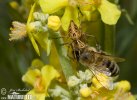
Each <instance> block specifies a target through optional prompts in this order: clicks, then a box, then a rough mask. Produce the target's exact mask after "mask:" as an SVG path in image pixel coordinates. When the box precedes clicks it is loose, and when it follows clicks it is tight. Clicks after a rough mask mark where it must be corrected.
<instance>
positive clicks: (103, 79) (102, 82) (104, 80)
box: [92, 73, 113, 90]
mask: <svg viewBox="0 0 137 100" xmlns="http://www.w3.org/2000/svg"><path fill="white" fill-rule="evenodd" d="M92 83H93V85H94V86H95V87H96V88H97V89H100V88H106V89H108V90H112V89H113V81H112V78H111V77H108V76H107V75H105V74H103V73H98V74H96V76H94V77H93V78H92Z"/></svg>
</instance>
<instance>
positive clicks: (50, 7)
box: [39, 0, 80, 31]
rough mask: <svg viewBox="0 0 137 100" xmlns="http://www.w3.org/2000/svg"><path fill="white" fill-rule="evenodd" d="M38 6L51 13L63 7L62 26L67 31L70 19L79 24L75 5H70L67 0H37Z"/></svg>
mask: <svg viewBox="0 0 137 100" xmlns="http://www.w3.org/2000/svg"><path fill="white" fill-rule="evenodd" d="M39 4H40V7H41V9H42V11H43V12H44V13H48V14H52V13H55V12H57V11H59V10H61V9H63V8H64V9H65V12H64V15H63V16H62V18H61V23H62V28H63V29H64V30H65V31H67V30H68V26H69V23H70V20H73V21H74V22H75V23H76V24H77V25H79V24H80V23H79V20H78V13H79V12H78V9H77V7H75V6H70V4H69V0H39Z"/></svg>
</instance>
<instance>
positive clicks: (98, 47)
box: [85, 34, 101, 52]
mask: <svg viewBox="0 0 137 100" xmlns="http://www.w3.org/2000/svg"><path fill="white" fill-rule="evenodd" d="M85 35H86V36H88V37H92V38H94V40H95V43H96V48H97V50H98V51H99V52H101V46H100V45H99V42H98V41H97V38H96V36H94V35H90V34H85Z"/></svg>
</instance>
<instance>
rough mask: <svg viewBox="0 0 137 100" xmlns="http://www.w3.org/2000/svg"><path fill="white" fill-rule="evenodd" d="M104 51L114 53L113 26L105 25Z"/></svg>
mask: <svg viewBox="0 0 137 100" xmlns="http://www.w3.org/2000/svg"><path fill="white" fill-rule="evenodd" d="M104 28H105V38H104V51H105V52H107V53H110V54H115V26H110V25H105V26H104Z"/></svg>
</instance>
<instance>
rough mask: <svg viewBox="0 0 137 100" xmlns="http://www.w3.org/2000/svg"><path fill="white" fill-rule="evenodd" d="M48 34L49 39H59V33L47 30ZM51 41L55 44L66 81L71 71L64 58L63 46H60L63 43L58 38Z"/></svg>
mask: <svg viewBox="0 0 137 100" xmlns="http://www.w3.org/2000/svg"><path fill="white" fill-rule="evenodd" d="M49 33H50V36H51V37H61V34H60V33H59V32H53V31H52V30H49ZM53 41H54V43H55V47H56V49H57V52H58V56H59V60H60V64H61V66H62V70H63V73H64V75H65V78H66V80H68V78H69V77H70V76H72V75H73V69H72V67H71V64H70V61H69V60H68V59H67V57H66V56H67V50H66V48H65V47H64V46H61V44H63V43H64V42H63V39H62V38H58V39H53ZM55 60H56V59H55Z"/></svg>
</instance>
